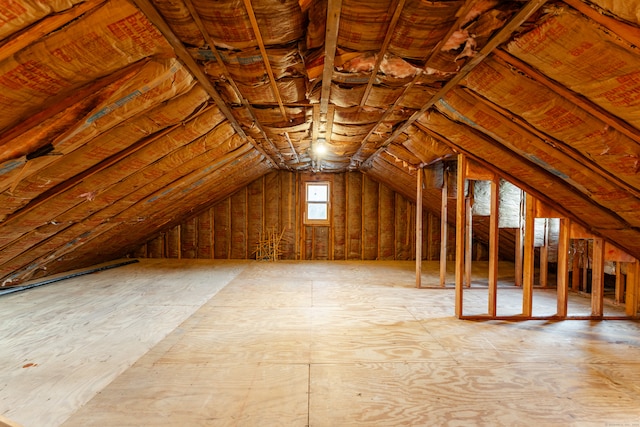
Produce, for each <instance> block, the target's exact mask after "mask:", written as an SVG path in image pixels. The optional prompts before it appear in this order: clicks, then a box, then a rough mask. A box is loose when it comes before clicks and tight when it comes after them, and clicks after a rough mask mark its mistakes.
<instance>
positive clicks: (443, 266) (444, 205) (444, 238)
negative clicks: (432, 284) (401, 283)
mask: <svg viewBox="0 0 640 427" xmlns="http://www.w3.org/2000/svg"><path fill="white" fill-rule="evenodd" d="M448 175H449V172H448V171H447V170H446V169H445V171H444V185H443V186H442V202H441V205H440V286H442V287H444V286H445V285H446V284H447V246H448V243H447V242H448V240H449V236H448V231H449V221H448V204H449V203H448V201H449V195H448V194H447V193H448V192H447V181H448Z"/></svg>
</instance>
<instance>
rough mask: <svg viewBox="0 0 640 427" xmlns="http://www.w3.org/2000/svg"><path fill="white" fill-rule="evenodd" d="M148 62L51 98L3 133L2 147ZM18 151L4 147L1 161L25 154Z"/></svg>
mask: <svg viewBox="0 0 640 427" xmlns="http://www.w3.org/2000/svg"><path fill="white" fill-rule="evenodd" d="M148 62H149V58H144V59H141V60H139V61H137V62H134V63H133V64H130V65H128V66H127V67H125V68H123V69H121V70H119V71H117V72H115V73H113V74H109V75H107V76H105V77H103V78H101V79H97V80H95V81H93V82H91V83H89V84H87V85H85V86H83V87H81V88H79V89H78V90H76V91H74V92H73V93H71V94H64V95H63V96H61V97H57V98H54V99H52V100H50V102H51V104H50V106H49V107H47V108H46V109H44V110H41V111H39V112H38V113H35V114H33V115H31V116H29V117H28V118H25V119H24V120H22V121H21V122H20V123H19V124H18V125H16V126H14V127H13V128H11V129H8V130H7V131H6V132H4V133H2V136H1V137H0V147H2V146H13V145H14V144H15V142H14V141H13V140H15V139H18V138H21V137H22V138H24V133H25V132H27V131H28V130H29V129H31V128H33V127H34V126H36V125H37V124H39V123H42V122H44V121H46V120H48V119H50V118H52V117H54V116H55V115H56V114H59V113H61V112H63V111H64V110H66V109H67V108H70V107H72V106H73V105H75V104H77V103H79V102H82V101H83V100H87V99H91V97H92V96H94V95H96V94H98V95H99V92H100V90H102V89H104V88H105V87H107V86H108V85H110V84H111V83H114V82H117V81H118V80H121V79H122V80H124V79H129V78H131V77H132V76H134V75H135V74H136V73H138V72H139V71H140V70H141V69H142V67H144V65H145V64H146V63H148ZM58 98H60V99H58ZM63 135H64V134H63ZM48 142H50V141H45V142H44V143H43V144H44V145H46V143H48ZM15 145H17V144H15ZM54 145H55V143H54ZM20 146H21V147H23V146H24V143H21V144H20ZM38 148H40V146H34V147H29V149H28V151H34V150H36V149H38ZM17 151H18V150H11V151H10V152H7V151H6V149H3V150H2V151H1V152H0V163H2V162H5V161H7V160H10V159H12V158H16V157H20V156H21V155H24V154H22V153H19V152H17Z"/></svg>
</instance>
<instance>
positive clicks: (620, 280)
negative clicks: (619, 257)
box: [615, 261, 625, 304]
mask: <svg viewBox="0 0 640 427" xmlns="http://www.w3.org/2000/svg"><path fill="white" fill-rule="evenodd" d="M624 282H625V281H624V274H622V263H621V262H620V261H616V293H615V302H616V304H622V303H623V302H624Z"/></svg>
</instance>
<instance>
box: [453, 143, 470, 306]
mask: <svg viewBox="0 0 640 427" xmlns="http://www.w3.org/2000/svg"><path fill="white" fill-rule="evenodd" d="M466 163H467V157H466V156H465V155H464V154H458V176H457V180H456V183H457V198H456V308H455V314H456V317H458V318H460V317H462V316H463V306H462V303H463V283H462V281H463V279H464V277H463V276H464V266H465V263H464V255H465V240H466V239H465V237H466V233H465V224H466V223H467V220H466V213H467V210H466V204H465V194H464V184H465V181H466V177H465V171H466V170H467V165H466Z"/></svg>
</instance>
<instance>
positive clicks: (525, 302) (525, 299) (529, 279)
mask: <svg viewBox="0 0 640 427" xmlns="http://www.w3.org/2000/svg"><path fill="white" fill-rule="evenodd" d="M534 240H535V199H534V197H533V196H532V195H531V194H527V195H526V196H525V218H524V261H523V266H522V267H523V268H522V273H523V277H522V315H523V316H531V315H532V310H533V276H534V273H535V272H534Z"/></svg>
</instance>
